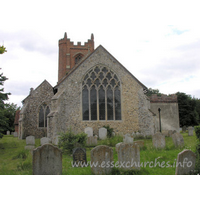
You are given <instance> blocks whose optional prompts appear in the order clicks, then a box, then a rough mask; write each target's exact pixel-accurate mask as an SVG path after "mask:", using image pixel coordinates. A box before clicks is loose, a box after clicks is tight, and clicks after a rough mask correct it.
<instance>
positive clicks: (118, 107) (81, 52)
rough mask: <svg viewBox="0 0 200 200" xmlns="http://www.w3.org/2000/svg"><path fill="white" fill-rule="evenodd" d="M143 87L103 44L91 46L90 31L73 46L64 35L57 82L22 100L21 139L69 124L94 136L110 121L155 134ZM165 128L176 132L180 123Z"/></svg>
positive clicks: (122, 128) (118, 127) (119, 129)
mask: <svg viewBox="0 0 200 200" xmlns="http://www.w3.org/2000/svg"><path fill="white" fill-rule="evenodd" d="M146 91H147V87H146V86H145V85H144V84H142V83H141V82H140V81H139V80H138V79H137V78H136V77H135V76H134V75H132V74H131V73H130V72H129V71H128V70H127V69H126V68H125V67H124V66H123V65H122V64H121V63H120V62H119V61H118V60H117V59H116V58H115V57H114V56H113V55H111V54H110V53H109V52H108V51H107V50H106V49H105V48H104V47H103V46H101V45H100V46H98V47H97V48H96V49H95V48H94V36H93V34H92V35H91V39H89V40H88V41H87V42H86V43H85V44H84V45H81V43H80V42H78V43H77V45H75V44H74V43H73V42H71V41H70V39H69V38H68V37H67V34H66V33H65V34H64V38H62V39H60V40H59V66H58V82H57V85H56V86H54V87H53V86H51V85H50V84H49V83H48V81H46V80H44V81H43V82H42V83H41V84H40V85H39V86H38V87H37V88H36V89H33V88H31V90H30V94H29V95H28V96H27V97H26V98H25V99H24V100H23V101H22V102H23V107H22V110H21V111H20V117H19V128H18V131H19V133H18V134H19V138H22V139H23V138H26V137H27V136H29V135H34V136H35V137H36V138H41V137H49V138H51V139H52V141H53V140H54V138H55V137H56V136H57V134H58V133H60V132H66V131H67V130H69V129H70V128H71V129H72V131H73V132H74V133H80V132H84V129H85V128H86V127H92V128H93V131H94V135H98V130H99V128H101V127H103V126H104V125H110V127H112V128H113V129H114V132H115V133H116V134H126V133H130V134H131V133H133V132H140V133H141V134H142V135H143V136H147V135H153V134H154V133H156V131H158V125H157V123H158V122H157V116H158V114H157V113H156V112H157V108H155V109H154V110H155V111H152V110H151V102H150V100H151V99H149V98H148V97H147V96H146V95H145V92H146ZM174 103H175V102H174ZM176 104H177V105H178V103H177V102H176ZM154 105H156V104H154ZM154 107H155V106H154ZM177 108H178V106H177ZM177 108H176V109H177ZM162 109H164V108H162ZM165 109H167V107H165ZM169 112H170V111H169ZM176 115H177V114H176ZM174 117H177V116H174ZM167 123H171V122H170V121H168V122H167ZM166 127H168V128H169V127H170V129H172V130H178V128H179V122H178V123H176V124H172V126H171V125H169V126H166Z"/></svg>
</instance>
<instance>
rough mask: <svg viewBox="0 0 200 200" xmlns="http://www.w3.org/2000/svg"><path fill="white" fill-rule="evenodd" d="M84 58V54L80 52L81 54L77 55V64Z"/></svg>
mask: <svg viewBox="0 0 200 200" xmlns="http://www.w3.org/2000/svg"><path fill="white" fill-rule="evenodd" d="M82 58H83V55H82V54H80V53H79V54H78V55H77V56H76V57H75V65H76V64H78V63H79V62H80V60H81V59H82Z"/></svg>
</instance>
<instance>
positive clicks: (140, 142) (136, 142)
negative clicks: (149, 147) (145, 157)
mask: <svg viewBox="0 0 200 200" xmlns="http://www.w3.org/2000/svg"><path fill="white" fill-rule="evenodd" d="M133 144H137V145H138V146H139V147H144V140H137V141H135V142H133Z"/></svg>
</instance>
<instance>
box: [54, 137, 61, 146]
mask: <svg viewBox="0 0 200 200" xmlns="http://www.w3.org/2000/svg"><path fill="white" fill-rule="evenodd" d="M59 137H60V136H59V135H56V136H54V137H53V138H52V144H54V145H58V143H59Z"/></svg>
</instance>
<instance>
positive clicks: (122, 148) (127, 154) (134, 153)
mask: <svg viewBox="0 0 200 200" xmlns="http://www.w3.org/2000/svg"><path fill="white" fill-rule="evenodd" d="M117 154H118V161H119V167H120V168H122V169H124V170H130V169H138V170H139V169H140V147H139V146H138V145H137V144H126V143H121V144H120V145H119V146H118V151H117Z"/></svg>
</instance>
